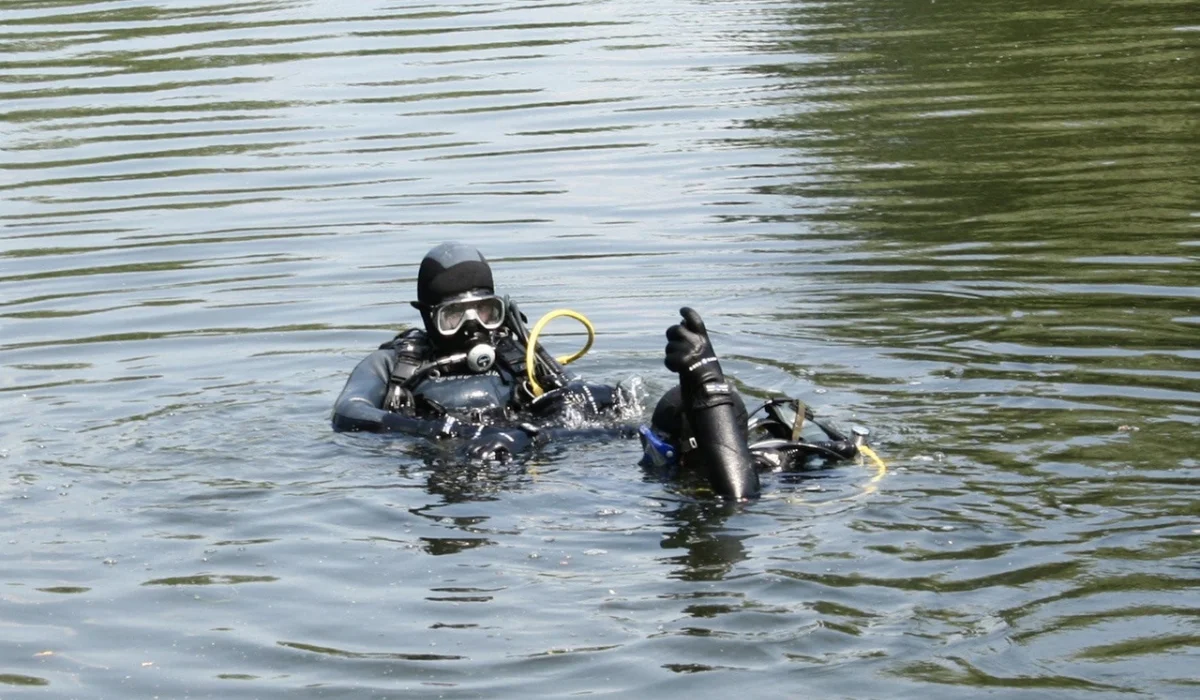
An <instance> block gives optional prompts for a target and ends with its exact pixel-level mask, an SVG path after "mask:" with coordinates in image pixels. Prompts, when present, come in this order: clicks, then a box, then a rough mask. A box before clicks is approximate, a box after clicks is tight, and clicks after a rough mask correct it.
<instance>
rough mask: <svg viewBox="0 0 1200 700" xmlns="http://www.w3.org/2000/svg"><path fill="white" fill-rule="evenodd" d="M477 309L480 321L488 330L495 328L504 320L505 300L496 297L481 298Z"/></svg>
mask: <svg viewBox="0 0 1200 700" xmlns="http://www.w3.org/2000/svg"><path fill="white" fill-rule="evenodd" d="M475 311H476V313H478V314H479V323H481V324H483V327H484V328H486V329H488V330H495V329H497V328H499V327H500V324H501V323H503V322H504V302H503V301H501V300H500V299H496V298H495V297H492V298H491V299H480V300H479V302H478V305H477V306H476V307H475Z"/></svg>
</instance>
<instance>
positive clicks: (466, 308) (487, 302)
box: [433, 294, 505, 336]
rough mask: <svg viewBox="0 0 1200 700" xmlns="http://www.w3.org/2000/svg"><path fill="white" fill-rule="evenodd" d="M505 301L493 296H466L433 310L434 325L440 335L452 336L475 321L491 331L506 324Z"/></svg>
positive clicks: (442, 304) (439, 305) (444, 303)
mask: <svg viewBox="0 0 1200 700" xmlns="http://www.w3.org/2000/svg"><path fill="white" fill-rule="evenodd" d="M504 306H505V304H504V300H503V299H501V298H500V297H498V296H495V295H491V294H466V295H463V296H460V297H457V298H455V299H451V300H450V301H446V302H443V303H441V304H438V305H437V306H435V307H434V308H433V324H434V327H435V328H436V329H437V331H438V333H441V334H442V335H446V336H450V335H454V334H455V333H457V332H458V331H459V330H460V329H461V328H462V327H463V326H464V325H465V324H466V323H467V321H471V320H474V321H475V322H477V323H478V324H479V325H480V326H483V327H484V328H485V329H487V330H489V331H494V330H496V329H497V328H499V327H500V326H502V325H503V324H504Z"/></svg>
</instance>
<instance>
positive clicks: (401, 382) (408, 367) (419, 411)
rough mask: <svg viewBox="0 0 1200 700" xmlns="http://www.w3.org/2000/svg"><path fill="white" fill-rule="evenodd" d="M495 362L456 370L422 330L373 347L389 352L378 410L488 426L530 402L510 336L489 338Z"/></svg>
mask: <svg viewBox="0 0 1200 700" xmlns="http://www.w3.org/2000/svg"><path fill="white" fill-rule="evenodd" d="M493 343H494V345H495V349H496V362H495V364H494V366H493V367H492V369H490V370H489V371H487V372H482V373H469V372H463V371H461V367H459V366H456V365H457V363H455V362H453V361H449V360H452V359H453V358H438V357H436V354H435V352H434V350H433V347H432V344H431V343H430V342H429V338H428V337H427V336H426V334H425V331H423V330H421V329H419V328H413V329H409V330H407V331H404V332H402V333H400V334H399V335H397V336H396V337H395V338H393V339H392V340H390V341H388V342H386V343H384V344H383V345H381V346H379V349H380V350H390V351H391V352H393V353H394V354H395V356H394V360H393V362H392V370H391V374H390V376H389V377H388V388H387V392H386V393H385V395H384V401H383V405H382V406H381V408H383V409H384V410H387V411H392V412H399V413H410V414H415V415H421V416H428V417H441V416H445V415H452V416H455V417H457V418H461V419H464V420H468V421H470V422H491V421H494V420H501V419H511V418H514V417H516V416H517V415H519V414H520V413H521V412H522V411H523V410H524V409H525V408H526V407H527V406H528V404H529V403H530V402H531V401H532V398H533V397H532V394H531V393H530V392H529V390H528V387H527V386H526V385H527V383H528V382H527V380H526V379H525V348H524V347H522V345H521V343H520V342H519V341H517V339H516V338H514V334H512V333H508V332H500V333H497V334H495V337H494V338H493Z"/></svg>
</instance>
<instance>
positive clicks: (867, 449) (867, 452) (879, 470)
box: [858, 443, 887, 493]
mask: <svg viewBox="0 0 1200 700" xmlns="http://www.w3.org/2000/svg"><path fill="white" fill-rule="evenodd" d="M858 451H859V453H860V454H862V455H864V456H866V457H867V459H869V460H871V462H873V463H874V464H875V476H873V477H871V480H870V481H868V482H867V486H866V489H864V493H870V492H872V491H874V490H875V489H876V488H877V487H876V484H878V483H879V480H880V479H882V478H883V476H884V474H887V464H886V463H884V461H883V459H882V458H881V457H880V456H879V455H878V454H877V453H876V452H875V450H872V449H871V446H870V445H867V444H865V443H864V444H862V445H859V446H858Z"/></svg>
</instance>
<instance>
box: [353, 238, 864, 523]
mask: <svg viewBox="0 0 1200 700" xmlns="http://www.w3.org/2000/svg"><path fill="white" fill-rule="evenodd" d="M413 306H414V307H415V308H416V309H417V310H418V311H419V312H420V314H421V320H422V322H423V326H424V329H423V330H422V329H410V330H408V331H404V332H402V333H400V334H399V335H397V336H396V337H395V338H394V339H392V340H391V341H389V342H387V343H384V344H383V345H382V346H380V348H379V349H378V350H377V351H375V352H374V353H372V354H371V355H369V356H368V357H367V358H366V359H364V360H363V361H362V362H360V363H359V364H358V366H357V367H355V369H354V371H353V372H352V373H351V375H350V378H349V379H348V380H347V381H346V386H345V388H343V389H342V393H341V395H340V396H338V398H337V402H336V403H335V405H334V410H333V427H334V429H336V430H339V431H372V432H397V433H406V434H410V435H417V436H423V437H427V438H431V439H445V438H456V439H460V440H462V441H463V448H464V452H465V456H466V457H467V458H469V459H485V460H486V459H504V458H507V457H509V456H513V455H517V454H520V453H522V452H524V451H526V450H528V449H529V448H531V447H532V446H535V445H538V444H542V443H545V442H547V441H549V440H553V439H557V438H563V437H579V436H588V435H594V436H619V435H626V436H630V435H632V434H634V431H633V428H632V426H626V425H621V424H620V420H621V419H622V418H624V417H626V416H627V414H628V413H629V412H630V411H633V410H638V402H637V398H636V395H635V393H636V392H635V390H633V389H632V388H627V387H623V386H621V385H617V386H606V385H601V384H587V383H584V382H582V381H580V380H578V379H577V378H575V377H574V376H572V375H571V374H569V373H568V372H567V371H566V370H565V369H564V368H563V366H562V365H561V364H559V363H558V361H557V360H555V359H554V358H553V357H552V356H551V355H549V353H547V352H546V351H545V350H544V349H542V348H541V346H540V345H537V344H536V339H534V343H535V345H534V352H533V353H527V352H526V351H527V349H528V345H529V341H530V338H529V333H528V331H527V330H526V329H525V325H524V317H523V315H522V314H521V312H520V310H519V309H518V308H517V305H516V304H515V303H514V302H512V301H511V300H509V299H508V298H507V297H503V298H502V297H498V296H496V294H495V289H494V283H493V280H492V271H491V268H490V267H489V266H488V264H487V261H486V260H485V259H484V257H483V255H481V254H480V253H479V251H478V250H476V249H474V248H471V247H469V246H465V245H461V244H457V243H444V244H442V245H439V246H437V247H435V248H434V249H433V250H431V251H429V253H428V254H427V255H426V256H425V258H424V259H423V260H422V261H421V267H420V270H419V271H418V273H417V301H415V302H413ZM680 313H681V314H682V316H683V320H682V323H679V324H676V325H674V326H671V327H670V328H669V329H668V330H667V340H668V343H667V347H666V358H665V363H666V365H667V368H668V369H670V370H671V371H673V372H675V373H677V374H678V375H679V385H678V386H677V387H675V388H674V389H672V390H670V391H668V392H667V393H666V394H665V395H664V396H663V397H662V399H661V400H660V401H659V402H658V405H657V406H656V407H655V410H654V416H653V419H652V421H651V425H649V426H642V427H641V428H639V429H638V430H637V434H639V435H640V436H641V439H642V445H643V448H644V450H645V456H644V459H643V461H642V463H643V465H645V466H647V467H656V468H658V469H660V470H661V472H662V475H663V476H665V477H668V478H673V477H674V476H676V474H677V473H678V471H679V468H680V467H682V468H683V469H685V470H689V471H694V472H697V473H699V474H702V475H703V476H704V477H705V478H706V480H707V481H708V483H709V484H710V486H711V487H712V488H713V490H714V491H716V492H717V493H718V494H719V495H721V496H723V497H725V498H728V499H733V500H742V499H745V498H750V497H753V496H755V495H757V494H758V492H759V480H758V472H759V471H761V470H764V469H770V470H774V471H778V470H794V469H797V468H804V467H807V466H812V464H813V463H814V462H821V461H823V460H829V459H835V460H836V459H846V458H849V457H852V456H854V455H855V454H856V451H857V450H856V443H855V442H851V441H849V440H847V439H846V438H845V437H843V436H842V435H841V434H839V433H837V432H836V431H835V430H833V429H832V428H830V427H828V426H827V425H825V424H822V423H818V422H817V421H815V420H813V417H812V414H811V412H809V411H807V410H806V409H804V408H803V406H801V405H800V404H799V403H798V402H795V401H791V400H787V399H783V400H775V401H768V402H767V403H766V404H764V405H763V406H762V407H760V408H759V409H758V410H756V411H755V412H754V414H751V415H747V412H746V406H745V404H744V403H743V402H742V399H741V397H740V396H739V395H738V393H737V391H736V390H734V388H733V387H732V386H731V385H730V384H729V383H728V382H727V381H726V380H725V375H724V373H723V372H722V371H721V365H720V363H719V362H718V361H717V357H716V354H715V353H714V352H713V348H712V343H711V342H710V341H709V338H708V332H707V330H706V329H705V327H704V321H703V320H701V318H700V315H699V314H697V313H696V312H695V311H693V310H692V309H689V308H684V309H682V310H681V312H680ZM529 357H532V358H533V363H534V365H535V366H534V368H533V371H532V372H531V371H530V370H529V367H528V366H527V358H529ZM531 380H536V382H535V383H536V385H537V386H536V387H533V386H531ZM543 388H545V389H543ZM759 411H763V412H764V416H763V417H761V418H757V419H756V420H755V421H754V422H753V423H750V422H749V419H750V418H752V417H754V416H756V415H757V414H758V412H759ZM580 423H584V424H588V425H592V426H596V425H597V424H598V423H600V424H603V423H608V424H610V425H611V424H614V423H615V425H612V427H593V428H590V429H583V430H581V429H578V428H571V427H568V426H569V425H578V424H580Z"/></svg>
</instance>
